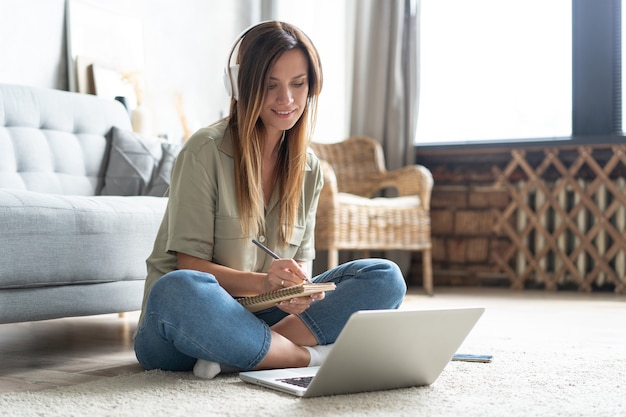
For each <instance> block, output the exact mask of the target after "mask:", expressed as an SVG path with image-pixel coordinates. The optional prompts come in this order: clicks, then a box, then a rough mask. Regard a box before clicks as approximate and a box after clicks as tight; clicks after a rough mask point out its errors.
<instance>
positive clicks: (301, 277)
mask: <svg viewBox="0 0 626 417" xmlns="http://www.w3.org/2000/svg"><path fill="white" fill-rule="evenodd" d="M306 280H307V275H306V273H305V272H304V270H303V269H302V267H301V266H300V265H299V264H298V263H297V262H296V261H295V260H293V259H287V258H285V259H276V260H274V261H273V262H272V264H271V265H270V267H269V269H268V270H267V274H266V276H265V282H264V287H265V288H264V291H263V292H269V291H274V290H279V289H281V288H285V287H291V286H293V285H300V284H302V283H303V282H304V281H306Z"/></svg>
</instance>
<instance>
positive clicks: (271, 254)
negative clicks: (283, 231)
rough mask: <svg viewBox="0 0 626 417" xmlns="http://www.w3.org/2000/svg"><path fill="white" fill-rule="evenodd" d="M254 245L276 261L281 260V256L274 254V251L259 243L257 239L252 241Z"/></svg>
mask: <svg viewBox="0 0 626 417" xmlns="http://www.w3.org/2000/svg"><path fill="white" fill-rule="evenodd" d="M252 243H254V244H255V245H257V246H258V247H259V248H261V249H263V250H264V251H265V253H267V254H268V255H269V256H271V257H272V258H274V259H280V256H278V255H276V254H275V253H274V252H272V250H271V249H270V248H268V247H267V246H265V245H264V244H262V243H261V242H259V241H258V240H256V239H252Z"/></svg>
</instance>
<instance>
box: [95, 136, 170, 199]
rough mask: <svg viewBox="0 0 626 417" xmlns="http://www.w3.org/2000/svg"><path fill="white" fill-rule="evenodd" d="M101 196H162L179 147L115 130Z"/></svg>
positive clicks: (111, 137) (111, 140)
mask: <svg viewBox="0 0 626 417" xmlns="http://www.w3.org/2000/svg"><path fill="white" fill-rule="evenodd" d="M110 143H111V145H110V152H109V163H108V165H107V169H106V172H105V176H104V187H103V188H102V191H101V194H102V195H122V196H130V195H154V196H163V194H164V193H165V190H166V189H167V187H168V186H169V179H170V172H171V169H172V164H173V162H174V159H176V155H177V154H178V147H177V146H174V145H172V144H169V143H165V142H163V141H161V140H158V139H151V138H146V137H144V136H141V135H139V134H137V133H134V132H130V131H127V130H123V129H119V128H117V127H113V129H112V130H111V136H110Z"/></svg>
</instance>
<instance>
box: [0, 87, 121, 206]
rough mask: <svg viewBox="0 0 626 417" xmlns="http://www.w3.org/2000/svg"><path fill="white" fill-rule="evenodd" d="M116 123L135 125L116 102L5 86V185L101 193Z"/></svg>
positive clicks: (0, 167) (1, 162) (1, 160)
mask: <svg viewBox="0 0 626 417" xmlns="http://www.w3.org/2000/svg"><path fill="white" fill-rule="evenodd" d="M112 126H117V127H120V128H123V129H125V128H130V120H129V118H128V113H126V112H125V111H124V107H123V106H122V105H121V104H120V103H119V102H116V101H114V100H103V99H102V98H99V97H96V96H93V95H88V94H78V93H70V92H67V91H59V90H52V89H45V88H36V87H26V86H18V85H8V84H0V188H11V189H21V190H30V191H37V192H45V193H55V194H74V195H92V196H93V195H95V194H97V192H98V190H99V188H100V187H101V186H102V184H101V183H102V179H103V176H104V166H105V162H106V158H105V152H106V147H107V139H106V135H107V134H108V132H109V131H110V130H111V127H112Z"/></svg>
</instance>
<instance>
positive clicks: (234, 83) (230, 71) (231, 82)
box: [224, 20, 268, 100]
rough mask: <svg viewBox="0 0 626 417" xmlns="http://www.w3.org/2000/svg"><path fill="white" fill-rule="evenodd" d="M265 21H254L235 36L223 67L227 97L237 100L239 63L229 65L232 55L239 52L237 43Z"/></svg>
mask: <svg viewBox="0 0 626 417" xmlns="http://www.w3.org/2000/svg"><path fill="white" fill-rule="evenodd" d="M266 22H268V21H267V20H266V21H263V22H259V23H255V24H254V25H252V26H249V27H248V28H247V29H245V30H244V31H243V32H241V33H240V34H239V36H237V39H235V42H234V43H233V46H232V47H231V48H230V53H229V54H228V59H227V60H226V66H225V67H224V87H226V94H228V97H232V98H234V99H235V100H239V87H238V80H239V64H233V65H231V61H232V59H233V55H235V56H237V53H236V52H239V44H240V43H241V41H242V40H243V38H244V37H245V36H246V35H247V34H248V32H250V30H251V29H253V28H254V27H256V26H258V25H260V24H262V23H266Z"/></svg>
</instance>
